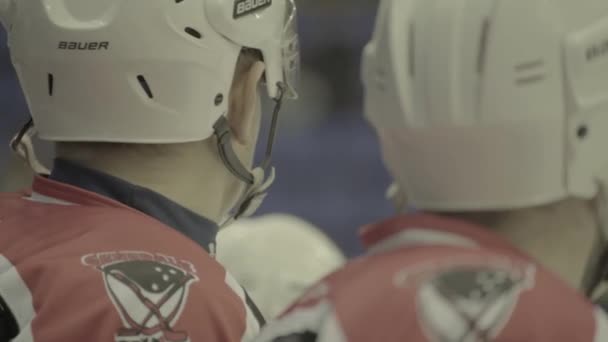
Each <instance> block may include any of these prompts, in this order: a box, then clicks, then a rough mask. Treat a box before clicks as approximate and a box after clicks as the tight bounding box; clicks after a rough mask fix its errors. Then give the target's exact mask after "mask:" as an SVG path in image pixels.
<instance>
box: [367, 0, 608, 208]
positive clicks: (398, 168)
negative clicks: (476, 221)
mask: <svg viewBox="0 0 608 342" xmlns="http://www.w3.org/2000/svg"><path fill="white" fill-rule="evenodd" d="M363 64H364V65H363V78H364V83H365V88H366V96H365V102H366V108H365V111H366V115H367V117H368V119H369V120H370V121H371V123H372V124H373V125H374V126H375V128H376V130H377V132H378V135H379V138H380V141H381V145H382V149H383V155H384V159H385V162H386V164H387V166H388V168H389V169H390V171H391V173H392V174H393V176H394V177H395V179H396V181H397V182H398V183H399V184H400V185H401V186H402V187H403V189H402V191H403V192H404V193H405V194H406V196H407V200H408V204H409V205H411V206H413V207H415V208H419V209H427V210H438V211H460V210H507V209H516V208H521V207H528V206H535V205H541V204H547V203H551V202H553V201H557V200H560V199H563V198H566V197H569V196H574V197H580V198H586V199H588V198H591V197H593V196H595V195H596V194H597V192H598V189H599V188H600V182H599V181H598V179H599V177H600V176H601V175H602V173H603V171H605V167H606V166H607V162H608V153H607V149H608V1H605V0H581V1H572V0H554V1H544V0H450V1H445V0H382V1H381V5H380V10H379V13H378V18H377V26H376V29H375V33H374V35H373V38H372V40H371V42H370V43H369V45H368V46H367V47H366V49H365V52H364V63H363Z"/></svg>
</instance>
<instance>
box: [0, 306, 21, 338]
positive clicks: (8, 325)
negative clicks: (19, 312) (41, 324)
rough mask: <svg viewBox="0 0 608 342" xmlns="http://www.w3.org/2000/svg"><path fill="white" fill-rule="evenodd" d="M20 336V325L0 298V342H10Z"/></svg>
mask: <svg viewBox="0 0 608 342" xmlns="http://www.w3.org/2000/svg"><path fill="white" fill-rule="evenodd" d="M17 335H19V325H18V324H17V319H15V315H13V313H12V312H11V311H10V310H9V307H8V305H7V304H6V302H5V301H4V299H2V296H0V342H8V341H10V340H12V339H14V338H15V337H17Z"/></svg>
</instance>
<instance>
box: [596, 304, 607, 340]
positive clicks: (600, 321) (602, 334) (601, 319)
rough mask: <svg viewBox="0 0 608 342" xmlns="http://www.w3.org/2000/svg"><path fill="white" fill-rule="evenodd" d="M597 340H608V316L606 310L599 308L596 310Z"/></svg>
mask: <svg viewBox="0 0 608 342" xmlns="http://www.w3.org/2000/svg"><path fill="white" fill-rule="evenodd" d="M594 341H595V342H605V341H608V317H606V314H605V313H604V310H602V309H601V308H597V309H596V310H595V340H594Z"/></svg>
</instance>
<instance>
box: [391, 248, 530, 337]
mask: <svg viewBox="0 0 608 342" xmlns="http://www.w3.org/2000/svg"><path fill="white" fill-rule="evenodd" d="M535 274H536V268H535V267H534V266H533V265H531V264H517V263H514V262H511V261H509V260H505V259H497V260H494V261H492V260H485V261H483V263H481V262H480V261H479V260H477V261H473V260H470V261H467V262H462V263H461V262H459V261H458V260H451V261H449V263H446V264H445V265H438V264H433V265H430V264H429V265H426V267H424V266H423V267H417V268H416V269H410V270H403V271H402V272H400V273H399V274H398V275H397V276H396V277H395V283H396V285H398V286H402V287H411V286H412V285H414V287H415V288H417V295H416V305H417V311H418V319H419V321H420V324H421V327H422V329H423V331H424V332H425V335H427V337H428V339H429V341H432V342H460V341H465V342H482V341H493V340H494V339H496V338H497V337H498V336H499V335H500V333H501V332H502V331H503V330H504V329H505V327H506V326H507V324H508V323H509V321H510V320H511V317H512V315H513V312H514V310H515V308H516V306H517V303H518V301H519V298H520V295H521V294H522V293H523V292H525V291H527V290H530V289H532V288H533V287H534V284H535Z"/></svg>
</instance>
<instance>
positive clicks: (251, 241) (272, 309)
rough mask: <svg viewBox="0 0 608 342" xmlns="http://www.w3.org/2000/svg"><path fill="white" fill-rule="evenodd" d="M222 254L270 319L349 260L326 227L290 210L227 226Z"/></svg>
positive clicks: (220, 248) (220, 237)
mask: <svg viewBox="0 0 608 342" xmlns="http://www.w3.org/2000/svg"><path fill="white" fill-rule="evenodd" d="M217 259H218V261H219V262H220V263H221V264H222V265H224V266H225V267H226V269H227V270H228V271H229V272H230V273H232V274H233V275H234V277H235V278H236V279H237V280H238V281H239V282H240V284H241V285H243V286H244V287H245V289H247V291H249V293H250V294H251V297H252V298H253V299H254V300H255V302H256V304H257V305H258V306H259V307H260V310H261V311H262V312H263V313H264V315H265V316H266V317H268V318H274V317H276V316H277V315H278V314H280V313H281V311H283V310H284V309H286V308H287V306H288V305H289V304H291V303H292V302H293V301H294V300H296V299H297V298H298V297H299V296H300V295H302V294H303V293H304V291H305V290H306V289H307V288H308V287H309V286H311V285H313V284H314V283H316V282H317V281H318V280H320V279H321V278H323V277H324V276H325V275H327V274H328V273H330V272H332V271H334V270H335V269H337V268H339V267H340V266H342V265H343V264H344V263H345V257H344V255H343V254H342V252H341V251H340V250H339V249H338V247H337V246H336V245H335V244H334V243H333V242H332V241H331V240H330V239H329V238H328V237H327V236H326V235H325V234H324V233H323V232H321V231H320V230H319V229H318V228H317V227H315V226H313V225H311V224H310V223H308V222H306V221H304V220H302V219H299V218H297V217H293V216H289V215H266V216H262V217H259V218H255V219H247V220H240V221H237V222H235V223H234V224H232V225H230V226H228V227H226V228H225V229H223V230H221V231H220V232H219V234H218V237H217Z"/></svg>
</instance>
